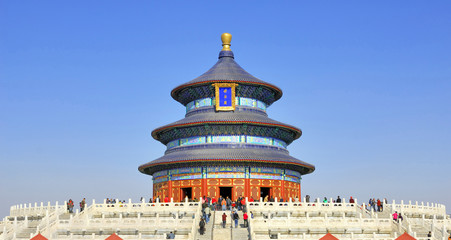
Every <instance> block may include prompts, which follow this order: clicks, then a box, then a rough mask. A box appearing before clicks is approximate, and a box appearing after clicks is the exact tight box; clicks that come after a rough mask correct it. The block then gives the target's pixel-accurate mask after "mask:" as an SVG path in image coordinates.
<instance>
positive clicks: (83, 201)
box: [80, 198, 86, 212]
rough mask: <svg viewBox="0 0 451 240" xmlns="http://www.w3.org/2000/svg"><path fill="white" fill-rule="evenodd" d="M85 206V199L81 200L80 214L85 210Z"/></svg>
mask: <svg viewBox="0 0 451 240" xmlns="http://www.w3.org/2000/svg"><path fill="white" fill-rule="evenodd" d="M85 206H86V199H85V198H83V200H81V202H80V212H83V210H84V209H85Z"/></svg>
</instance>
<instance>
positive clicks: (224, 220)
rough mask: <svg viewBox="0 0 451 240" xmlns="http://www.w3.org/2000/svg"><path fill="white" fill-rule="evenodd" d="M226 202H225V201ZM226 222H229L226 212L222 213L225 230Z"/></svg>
mask: <svg viewBox="0 0 451 240" xmlns="http://www.w3.org/2000/svg"><path fill="white" fill-rule="evenodd" d="M224 201H225V200H224ZM226 221H227V215H226V214H225V212H223V213H222V228H225V226H226Z"/></svg>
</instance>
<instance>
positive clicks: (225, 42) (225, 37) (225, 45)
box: [221, 33, 232, 51]
mask: <svg viewBox="0 0 451 240" xmlns="http://www.w3.org/2000/svg"><path fill="white" fill-rule="evenodd" d="M221 41H222V51H232V50H230V45H231V44H230V42H231V41H232V34H230V33H223V34H222V35H221Z"/></svg>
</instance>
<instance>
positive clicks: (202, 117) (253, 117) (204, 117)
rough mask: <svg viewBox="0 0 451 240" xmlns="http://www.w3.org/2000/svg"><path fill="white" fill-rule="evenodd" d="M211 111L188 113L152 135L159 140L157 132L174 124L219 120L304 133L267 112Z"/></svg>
mask: <svg viewBox="0 0 451 240" xmlns="http://www.w3.org/2000/svg"><path fill="white" fill-rule="evenodd" d="M209 108H210V109H211V111H209V112H201V113H198V114H192V115H187V117H185V118H183V119H181V120H179V121H176V122H173V123H171V124H167V125H164V126H162V127H159V128H157V129H155V130H154V131H153V132H152V136H153V137H154V138H155V139H157V140H158V138H157V133H158V132H160V129H161V130H162V129H166V128H170V127H171V126H174V125H184V124H190V123H198V122H218V123H227V122H258V123H264V124H271V125H281V126H285V127H288V128H292V129H290V131H292V132H294V133H295V135H296V138H295V139H297V138H299V137H300V136H301V134H302V131H301V130H300V129H298V128H296V127H294V126H291V125H288V124H285V123H281V122H278V121H275V120H273V119H271V118H269V117H267V115H266V114H265V113H257V112H248V111H243V112H240V111H236V112H215V111H214V107H209ZM293 129H295V130H297V131H295V130H293Z"/></svg>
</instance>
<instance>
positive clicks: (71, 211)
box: [67, 199, 74, 213]
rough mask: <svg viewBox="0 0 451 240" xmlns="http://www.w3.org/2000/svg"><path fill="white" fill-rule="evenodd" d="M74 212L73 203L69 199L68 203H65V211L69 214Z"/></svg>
mask: <svg viewBox="0 0 451 240" xmlns="http://www.w3.org/2000/svg"><path fill="white" fill-rule="evenodd" d="M73 210H74V201H72V199H69V201H68V202H67V211H68V212H69V213H73Z"/></svg>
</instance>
